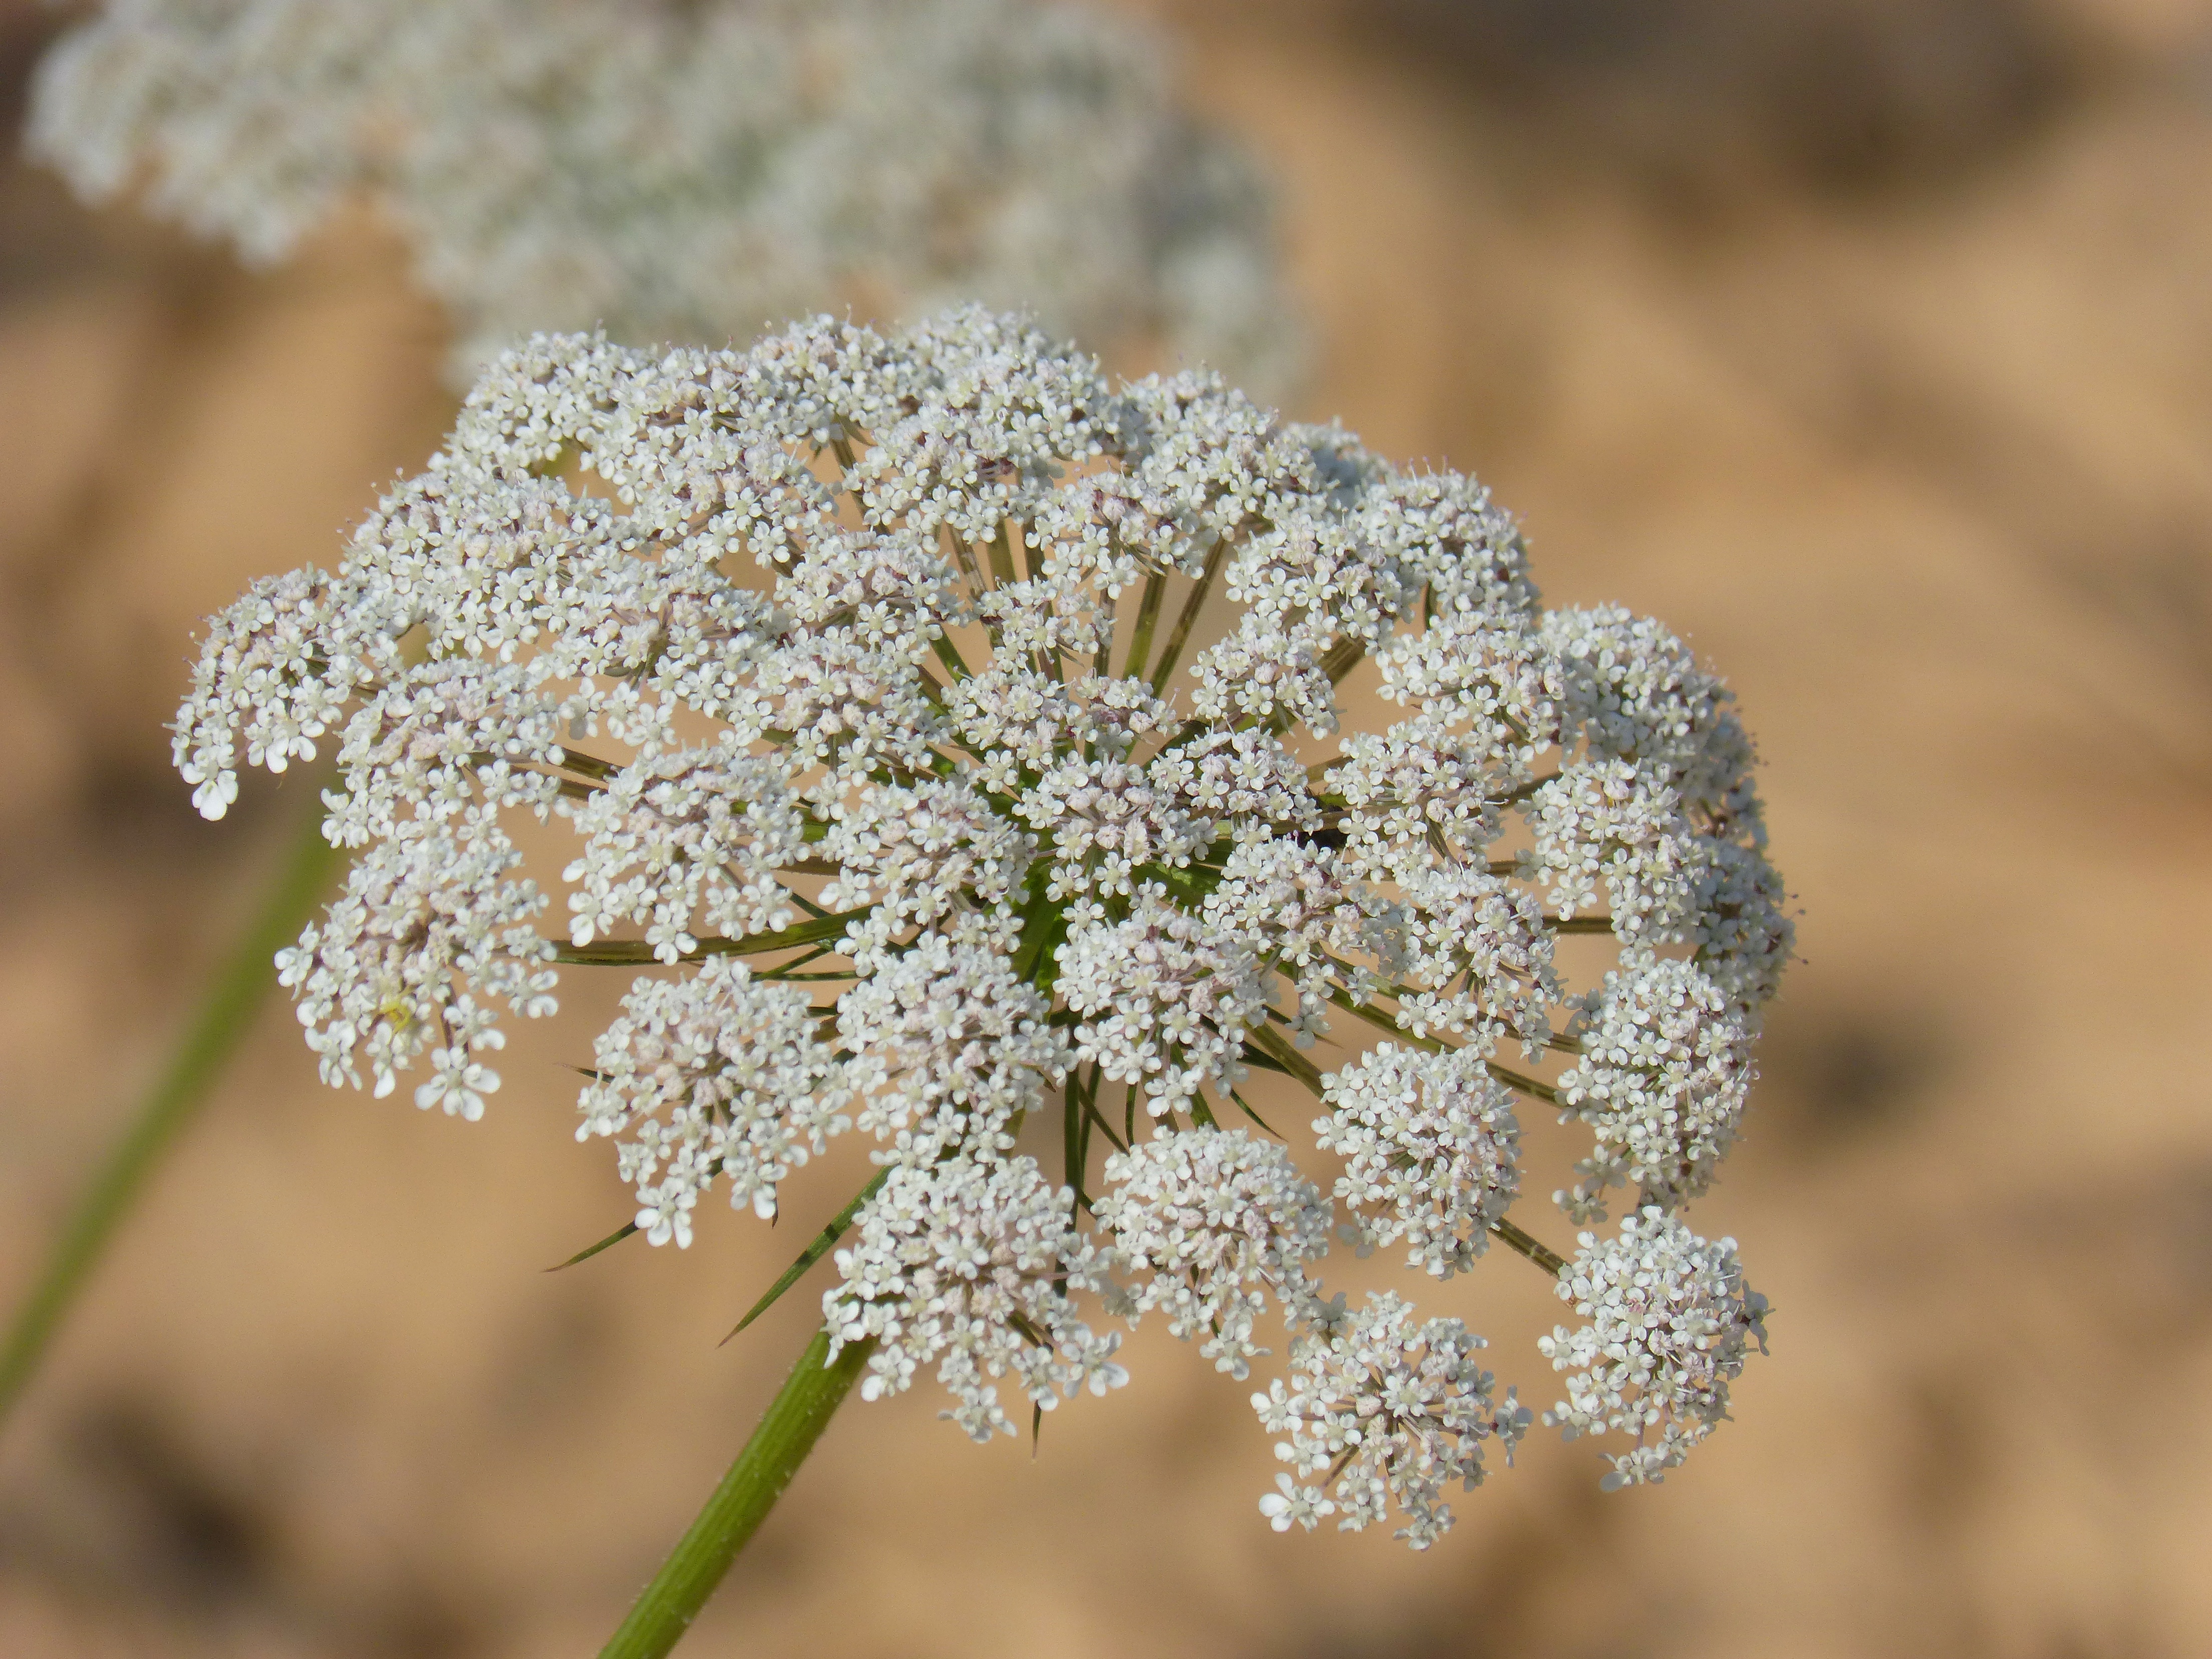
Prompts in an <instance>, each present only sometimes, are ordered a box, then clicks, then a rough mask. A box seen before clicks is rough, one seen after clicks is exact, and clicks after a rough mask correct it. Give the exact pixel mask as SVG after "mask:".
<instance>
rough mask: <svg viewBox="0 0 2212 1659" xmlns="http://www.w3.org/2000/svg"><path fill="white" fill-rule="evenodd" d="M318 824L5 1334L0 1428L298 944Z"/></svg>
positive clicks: (323, 868) (320, 879) (317, 883)
mask: <svg viewBox="0 0 2212 1659" xmlns="http://www.w3.org/2000/svg"><path fill="white" fill-rule="evenodd" d="M322 817H323V815H322V811H321V807H320V804H319V802H318V803H316V804H315V805H314V810H313V813H312V816H311V817H310V820H309V823H308V825H307V833H306V834H305V835H303V836H301V837H300V839H299V842H298V844H297V845H296V846H295V847H294V848H293V849H292V850H291V852H290V854H289V858H288V860H287V862H286V863H285V864H284V866H283V868H282V870H281V871H280V872H278V874H277V878H276V883H275V884H274V885H272V886H271V887H270V890H269V892H268V894H267V896H266V897H264V899H263V901H262V904H261V909H260V911H259V912H258V914H257V915H255V916H254V918H253V922H252V926H251V927H248V928H247V929H246V933H245V934H244V935H243V936H242V937H241V938H240V939H239V941H238V944H237V945H236V947H235V948H234V950H233V951H231V953H230V956H229V957H228V959H226V960H225V961H224V963H222V967H221V968H220V969H217V970H216V976H215V981H214V983H213V985H212V986H211V987H210V990H209V992H208V996H207V1000H206V1001H204V1003H202V1004H201V1005H200V1009H199V1012H198V1013H197V1016H195V1018H193V1020H192V1023H191V1026H190V1027H189V1028H187V1030H185V1037H184V1041H183V1042H181V1043H179V1045H178V1048H177V1050H176V1052H175V1054H174V1055H173V1057H172V1058H171V1060H170V1061H169V1064H168V1066H167V1069H166V1070H165V1071H164V1072H163V1073H161V1078H160V1079H159V1080H158V1081H157V1082H156V1083H155V1085H154V1087H153V1089H152V1091H150V1092H149V1094H148V1095H147V1097H146V1098H145V1100H144V1102H143V1103H142V1104H141V1105H140V1107H139V1109H138V1112H137V1116H136V1118H134V1119H133V1120H132V1121H131V1126H130V1127H129V1129H128V1130H127V1131H126V1132H125V1134H124V1136H123V1139H121V1140H119V1141H118V1142H117V1143H116V1145H115V1147H114V1149H113V1150H112V1152H109V1153H108V1156H107V1161H106V1163H105V1164H103V1165H101V1167H100V1171H99V1173H98V1174H96V1175H95V1176H94V1177H93V1180H92V1184H91V1185H90V1186H89V1187H88V1188H86V1189H85V1193H84V1195H83V1197H82V1198H81V1199H80V1200H78V1201H77V1205H76V1209H75V1210H74V1211H72V1212H70V1217H69V1219H68V1221H67V1222H66V1223H65V1224H64V1226H63V1229H62V1232H61V1236H60V1237H58V1239H57V1240H56V1241H55V1243H54V1248H53V1252H52V1255H50V1256H49V1257H48V1258H47V1261H46V1267H45V1269H44V1270H43V1271H42V1272H41V1273H40V1275H39V1278H38V1279H37V1281H36V1282H35V1283H34V1284H33V1285H32V1287H31V1292H30V1295H29V1296H28V1297H27V1298H26V1299H25V1301H24V1303H23V1305H22V1307H21V1310H19V1311H18V1312H17V1314H16V1316H15V1321H14V1322H13V1323H12V1324H11V1325H10V1326H9V1329H8V1334H7V1339H6V1342H5V1345H4V1346H0V1423H4V1422H5V1421H6V1419H7V1415H8V1413H9V1409H10V1408H11V1407H13V1406H14V1405H15V1401H16V1399H17V1397H18V1396H19V1395H21V1393H22V1391H23V1388H24V1386H25V1385H26V1384H27V1383H28V1382H29V1381H30V1379H31V1376H32V1375H33V1372H35V1371H36V1370H37V1369H38V1366H39V1362H40V1359H41V1358H44V1357H45V1354H46V1348H47V1346H49V1345H50V1344H51V1343H52V1340H53V1336H54V1333H55V1332H56V1330H58V1328H60V1325H61V1322H62V1321H63V1319H64V1317H65V1316H67V1314H68V1312H69V1310H70V1305H71V1304H73V1303H74V1302H75V1301H76V1296H77V1293H78V1291H81V1290H82V1288H83V1286H84V1284H85V1282H86V1280H87V1279H88V1278H89V1277H90V1275H91V1273H92V1270H93V1268H94V1267H96V1266H97V1265H98V1264H99V1261H100V1256H101V1255H103V1254H104V1253H105V1252H106V1249H107V1246H108V1243H109V1242H110V1241H111V1240H112V1238H113V1237H114V1236H115V1234H116V1231H117V1230H118V1229H119V1228H120V1227H121V1226H122V1225H123V1223H124V1222H125V1220H126V1219H127V1218H129V1216H130V1214H131V1210H132V1208H133V1206H135V1205H136V1204H137V1199H138V1195H139V1194H140V1193H141V1192H142V1191H143V1189H144V1188H145V1185H146V1182H147V1181H148V1180H149V1178H150V1177H151V1176H152V1175H153V1173H154V1171H155V1170H156V1169H157V1168H158V1167H160V1164H161V1158H162V1155H163V1154H164V1153H165V1152H167V1151H168V1148H169V1146H170V1143H172V1142H173V1141H174V1140H175V1139H176V1138H177V1136H178V1135H179V1133H181V1132H182V1131H183V1129H184V1127H185V1125H186V1124H187V1123H189V1122H191V1119H192V1115H193V1114H194V1113H196V1112H197V1110H198V1109H199V1108H200V1106H201V1105H202V1104H203V1103H204V1102H205V1101H206V1099H207V1097H208V1093H209V1091H210V1089H211V1088H212V1087H213V1086H214V1084H215V1081H216V1079H217V1078H218V1077H220V1076H221V1075H222V1069H223V1066H224V1065H225V1064H226V1063H227V1062H228V1060H229V1058H230V1055H231V1053H232V1051H233V1050H234V1049H235V1048H237V1046H238V1043H239V1041H240V1038H242V1037H243V1036H245V1035H246V1029H247V1028H248V1027H249V1026H251V1025H252V1023H253V1017H254V1015H255V1014H256V1013H257V1012H258V1011H259V1009H260V1007H261V1005H262V1003H263V1001H264V1000H266V999H267V997H268V995H269V993H270V989H271V987H272V986H273V983H274V977H273V975H271V974H270V971H269V962H270V957H274V956H275V955H276V952H277V951H280V950H282V949H283V947H284V946H286V945H289V944H291V943H292V942H293V940H294V939H296V938H297V937H298V936H299V933H300V928H301V926H302V925H303V924H304V923H305V922H306V921H307V919H308V917H309V916H310V915H313V911H314V906H315V901H316V900H317V899H319V898H320V897H321V896H322V894H323V890H324V889H325V888H326V887H327V886H328V885H329V884H330V882H331V877H332V876H333V875H334V874H335V873H336V872H337V868H338V866H339V865H340V864H341V862H342V861H343V856H344V855H343V854H342V853H341V852H340V851H339V850H338V849H337V848H334V847H332V846H331V844H330V843H329V842H326V841H325V840H324V839H323V834H322Z"/></svg>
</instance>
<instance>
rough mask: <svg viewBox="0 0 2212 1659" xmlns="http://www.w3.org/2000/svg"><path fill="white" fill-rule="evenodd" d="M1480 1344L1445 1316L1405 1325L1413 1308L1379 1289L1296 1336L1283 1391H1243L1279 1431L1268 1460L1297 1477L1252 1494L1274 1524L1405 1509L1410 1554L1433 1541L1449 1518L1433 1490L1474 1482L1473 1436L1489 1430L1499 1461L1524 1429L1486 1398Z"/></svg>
mask: <svg viewBox="0 0 2212 1659" xmlns="http://www.w3.org/2000/svg"><path fill="white" fill-rule="evenodd" d="M1484 1346H1486V1345H1485V1343H1484V1342H1483V1340H1482V1339H1481V1338H1480V1337H1479V1336H1473V1335H1470V1334H1468V1328H1467V1327H1466V1326H1464V1325H1462V1324H1461V1323H1460V1322H1459V1321H1458V1320H1456V1319H1431V1320H1429V1321H1427V1322H1425V1323H1416V1322H1415V1321H1414V1317H1413V1308H1412V1307H1411V1306H1410V1305H1409V1304H1407V1303H1405V1302H1403V1301H1401V1300H1400V1299H1399V1298H1398V1297H1395V1296H1392V1295H1390V1294H1389V1292H1387V1291H1379V1292H1377V1293H1376V1294H1375V1295H1373V1296H1371V1297H1369V1298H1368V1304H1367V1305H1366V1306H1365V1307H1364V1308H1362V1309H1361V1310H1359V1311H1358V1312H1357V1313H1354V1314H1352V1315H1349V1316H1342V1315H1341V1314H1339V1316H1337V1317H1334V1318H1331V1319H1328V1320H1326V1321H1324V1322H1321V1324H1320V1327H1319V1328H1317V1329H1316V1331H1314V1332H1313V1333H1312V1334H1310V1335H1306V1336H1302V1337H1300V1338H1299V1339H1298V1340H1297V1343H1296V1344H1295V1345H1293V1346H1292V1347H1291V1382H1290V1384H1289V1386H1288V1387H1285V1385H1284V1384H1283V1383H1281V1382H1280V1381H1278V1382H1275V1383H1271V1384H1270V1385H1269V1386H1268V1389H1267V1393H1265V1394H1255V1395H1253V1396H1252V1407H1253V1409H1254V1410H1255V1411H1256V1412H1258V1413H1260V1421H1261V1425H1263V1426H1264V1427H1265V1428H1266V1429H1267V1431H1268V1432H1269V1433H1271V1434H1280V1435H1285V1436H1287V1438H1286V1439H1284V1440H1281V1441H1279V1442H1278V1443H1276V1446H1275V1455H1277V1456H1278V1457H1279V1458H1281V1459H1282V1460H1283V1461H1284V1462H1286V1463H1288V1464H1290V1465H1291V1469H1292V1470H1293V1471H1294V1472H1295V1473H1296V1474H1297V1477H1298V1479H1299V1480H1302V1481H1304V1482H1306V1483H1308V1484H1306V1485H1304V1486H1298V1485H1297V1483H1296V1482H1292V1481H1287V1480H1280V1479H1279V1486H1280V1488H1281V1490H1280V1491H1279V1492H1271V1493H1269V1494H1268V1495H1267V1497H1265V1498H1261V1500H1260V1510H1261V1513H1262V1514H1264V1515H1265V1516H1267V1518H1268V1520H1269V1522H1271V1523H1272V1524H1273V1526H1274V1528H1275V1530H1276V1531H1278V1532H1281V1531H1285V1530H1286V1529H1287V1528H1289V1526H1290V1524H1291V1522H1293V1521H1296V1522H1299V1523H1300V1524H1302V1525H1304V1527H1305V1528H1307V1529H1308V1530H1311V1529H1312V1528H1313V1526H1314V1524H1315V1522H1316V1519H1317V1518H1318V1517H1319V1516H1323V1515H1328V1514H1331V1513H1334V1514H1335V1515H1336V1516H1339V1519H1338V1521H1337V1523H1336V1524H1337V1525H1338V1527H1339V1528H1341V1529H1343V1530H1344V1531H1346V1532H1357V1531H1358V1530H1360V1529H1361V1528H1365V1527H1369V1526H1371V1525H1373V1524H1374V1523H1375V1522H1378V1521H1381V1520H1383V1519H1384V1518H1386V1517H1387V1516H1389V1512H1390V1508H1391V1505H1392V1504H1396V1505H1397V1506H1398V1507H1399V1508H1400V1509H1401V1510H1402V1511H1403V1512H1404V1514H1405V1516H1406V1524H1405V1525H1404V1526H1403V1527H1401V1528H1399V1530H1398V1536H1399V1537H1401V1538H1402V1539H1404V1540H1405V1541H1407V1543H1409V1544H1411V1545H1412V1546H1413V1547H1414V1548H1415V1549H1417V1550H1419V1549H1426V1548H1427V1547H1429V1546H1430V1545H1431V1544H1432V1543H1434V1542H1435V1541H1437V1539H1438V1538H1439V1537H1441V1536H1442V1535H1443V1533H1444V1532H1445V1530H1446V1529H1447V1528H1449V1527H1450V1525H1451V1523H1452V1513H1451V1510H1450V1507H1449V1505H1447V1504H1444V1503H1443V1494H1444V1491H1445V1489H1446V1488H1447V1487H1449V1486H1452V1485H1453V1484H1455V1483H1456V1484H1458V1485H1459V1486H1462V1487H1463V1488H1464V1489H1465V1490H1467V1491H1468V1492H1472V1491H1474V1488H1475V1487H1476V1486H1479V1485H1480V1484H1481V1481H1482V1477H1483V1474H1484V1470H1483V1464H1482V1443H1483V1442H1484V1441H1485V1440H1486V1439H1488V1438H1490V1437H1492V1435H1495V1436H1496V1437H1498V1444H1499V1445H1500V1446H1501V1447H1503V1448H1504V1451H1505V1455H1506V1458H1507V1461H1508V1462H1510V1461H1511V1458H1512V1453H1513V1446H1514V1443H1515V1442H1516V1441H1517V1440H1519V1439H1520V1437H1522V1435H1523V1434H1524V1433H1526V1432H1527V1431H1528V1411H1527V1410H1526V1409H1525V1408H1524V1407H1522V1405H1521V1403H1520V1401H1518V1400H1516V1398H1515V1397H1514V1394H1513V1391H1512V1390H1511V1389H1507V1390H1506V1394H1505V1398H1504V1400H1503V1401H1493V1400H1492V1393H1491V1384H1492V1377H1491V1374H1490V1373H1489V1372H1488V1371H1486V1370H1483V1369H1482V1368H1481V1367H1480V1365H1478V1364H1475V1363H1474V1355H1475V1354H1476V1353H1477V1352H1480V1350H1481V1349H1482V1348H1483V1347H1484ZM1316 1477H1319V1479H1318V1480H1317V1481H1316Z"/></svg>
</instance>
